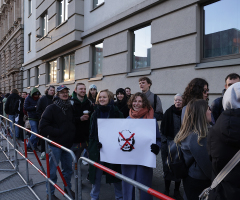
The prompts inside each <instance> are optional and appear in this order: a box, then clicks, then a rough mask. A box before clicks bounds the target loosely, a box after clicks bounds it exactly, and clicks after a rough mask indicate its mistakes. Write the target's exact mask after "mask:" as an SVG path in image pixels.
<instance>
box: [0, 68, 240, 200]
mask: <svg viewBox="0 0 240 200" xmlns="http://www.w3.org/2000/svg"><path fill="white" fill-rule="evenodd" d="M151 86H152V81H151V80H150V79H149V78H148V77H141V78H140V79H139V87H140V90H141V92H137V93H135V94H131V89H130V88H129V87H127V88H125V89H124V88H118V89H117V90H116V92H115V98H114V94H113V93H112V92H111V91H109V90H108V89H105V90H100V91H97V86H96V85H94V84H92V85H90V86H89V91H88V93H87V91H86V85H85V84H84V83H77V84H76V86H75V89H74V91H73V92H72V93H71V94H69V92H70V89H69V88H68V87H67V86H66V85H60V86H58V87H57V88H55V86H52V85H50V86H49V87H48V88H47V89H46V90H45V93H44V95H41V93H40V91H39V90H38V89H37V88H33V89H32V90H31V92H30V94H27V93H26V92H21V93H19V91H18V90H17V89H12V90H11V92H10V94H9V93H8V94H5V95H4V96H3V94H1V93H0V96H1V97H0V105H1V106H0V113H1V114H2V115H4V116H8V118H9V119H10V120H12V121H13V122H15V123H18V124H19V125H21V126H25V127H26V128H29V129H31V130H32V131H33V132H35V133H39V134H40V135H42V136H44V137H48V138H49V139H50V140H52V141H54V142H56V143H58V144H60V145H63V146H65V147H66V148H69V149H71V150H72V151H73V152H74V153H75V155H76V158H77V159H79V157H80V156H81V155H82V154H84V155H85V156H87V157H89V158H90V159H91V160H93V161H96V162H98V163H100V164H102V165H104V166H106V167H108V168H110V169H113V170H115V171H117V172H119V173H122V174H123V175H125V176H127V177H129V178H131V179H134V180H136V181H138V182H140V183H142V184H144V185H147V186H148V187H151V185H152V177H153V169H152V168H150V167H146V166H141V165H126V164H122V165H119V164H114V163H106V162H100V149H101V148H102V144H101V143H100V142H99V139H98V124H97V119H98V118H126V119H156V121H158V122H159V123H160V124H161V125H160V128H159V126H158V123H156V125H157V127H156V143H155V144H154V143H153V144H151V146H150V147H149V151H151V152H152V153H153V154H155V155H158V153H159V152H160V151H161V156H162V163H163V172H164V177H163V178H164V183H165V191H164V193H165V194H166V195H168V196H169V195H170V185H171V182H172V181H174V182H175V188H174V194H173V196H174V198H175V199H177V200H181V199H185V200H186V199H188V200H195V199H198V196H199V195H200V193H201V192H202V191H203V190H204V189H205V188H207V187H209V186H210V185H211V181H212V180H213V178H214V177H216V176H217V174H218V173H219V172H220V171H221V169H222V168H223V167H224V166H225V165H226V164H227V163H228V161H229V160H230V159H231V158H232V157H233V156H234V155H235V153H236V152H237V151H238V150H239V149H240V142H239V140H240V137H239V136H240V134H239V130H240V127H239V124H240V123H239V122H240V76H239V75H238V74H236V73H232V74H229V75H228V76H227V77H226V79H225V89H224V91H223V96H222V97H219V98H217V99H216V100H214V101H213V103H212V105H211V106H209V105H208V100H209V99H208V96H209V85H208V82H207V81H206V80H204V79H202V78H194V79H193V80H191V81H190V83H189V84H188V85H187V87H186V88H185V91H184V92H183V94H182V95H181V94H180V93H178V94H176V95H175V96H174V98H173V102H174V104H173V105H172V106H170V108H168V109H167V110H166V112H165V113H163V109H162V103H161V99H160V98H159V97H158V96H157V95H156V94H154V93H152V92H151V90H150V88H151ZM179 92H181V91H179ZM10 126H11V127H12V124H11V123H10ZM10 134H11V135H12V132H10ZM15 135H16V138H18V139H19V140H23V139H24V138H23V132H22V129H21V128H18V127H17V126H15ZM29 140H30V142H31V143H32V145H33V148H34V149H35V150H37V151H40V152H41V156H40V158H41V159H46V158H45V142H44V140H40V139H39V138H38V137H36V136H35V135H34V134H31V135H30V138H29ZM172 141H174V142H175V143H176V144H179V145H180V146H181V150H182V153H183V157H184V160H185V164H186V166H187V168H188V175H187V177H185V178H184V179H182V180H181V179H178V178H176V177H175V176H174V174H173V172H172V171H171V169H170V168H169V166H168V165H167V164H166V160H167V157H168V144H169V143H170V142H172ZM30 142H28V144H27V151H28V152H29V153H30V152H32V151H33V149H32V148H31V147H32V146H31V145H30ZM38 146H40V147H41V148H40V150H39V149H38ZM49 148H50V150H51V154H50V156H49V164H50V178H51V179H52V180H53V181H54V182H55V183H56V182H57V175H56V171H57V169H56V167H55V163H54V160H53V158H52V156H51V155H52V154H54V157H55V158H56V161H57V163H59V162H61V166H62V172H63V175H64V177H65V180H66V182H67V185H68V186H69V187H70V188H71V176H72V173H73V169H72V168H73V166H72V158H71V155H69V154H68V153H66V152H65V151H62V150H61V149H59V148H58V147H55V146H53V145H49ZM239 168H240V164H239V165H237V167H235V168H234V169H233V170H232V172H230V174H229V176H227V177H226V180H225V179H224V180H223V181H222V182H221V183H220V184H219V185H218V186H217V187H216V188H215V189H214V190H213V191H212V192H211V194H210V197H209V199H217V200H223V199H234V197H236V196H238V195H240V188H239V184H238V182H237V181H238V178H239V175H238V174H239V173H238V172H237V170H238V169H239ZM102 174H103V172H102V171H101V170H100V169H98V168H95V167H93V166H91V165H90V166H89V174H88V180H89V181H90V182H91V184H92V190H91V193H90V196H91V200H97V199H99V193H100V185H101V177H102ZM181 181H182V182H183V187H184V194H181V192H180V190H179V188H180V184H181ZM106 182H107V183H113V185H114V188H115V198H116V199H117V200H121V199H124V200H132V199H135V193H134V187H133V186H132V185H130V184H128V183H126V182H121V181H120V180H119V179H116V178H115V177H112V176H110V175H108V174H106ZM46 188H47V199H49V196H50V195H51V199H53V200H54V199H58V198H57V197H56V196H55V195H54V190H55V188H54V186H51V188H50V190H51V191H48V187H47V185H46ZM64 190H65V192H67V193H68V191H67V190H66V188H65V189H64ZM71 195H72V196H73V197H74V196H75V194H74V192H73V191H72V190H71ZM151 199H152V196H151V195H149V194H147V193H145V192H143V191H141V200H151Z"/></svg>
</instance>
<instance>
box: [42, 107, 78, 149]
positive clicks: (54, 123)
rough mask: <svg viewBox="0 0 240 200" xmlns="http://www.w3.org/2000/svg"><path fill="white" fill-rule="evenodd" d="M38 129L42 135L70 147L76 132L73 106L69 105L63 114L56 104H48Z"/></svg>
mask: <svg viewBox="0 0 240 200" xmlns="http://www.w3.org/2000/svg"><path fill="white" fill-rule="evenodd" d="M39 131H40V134H41V135H42V136H44V137H47V136H49V139H50V140H53V141H54V142H56V143H58V144H60V145H63V146H65V147H66V148H71V147H72V145H73V142H74V137H75V133H76V128H75V120H74V115H73V108H72V107H70V108H69V109H68V110H67V111H66V115H65V114H64V113H63V111H62V110H61V108H59V107H58V106H57V105H55V104H52V105H49V106H48V107H47V108H46V109H45V111H44V112H43V114H42V118H41V120H40V123H39Z"/></svg>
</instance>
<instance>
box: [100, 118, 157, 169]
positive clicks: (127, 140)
mask: <svg viewBox="0 0 240 200" xmlns="http://www.w3.org/2000/svg"><path fill="white" fill-rule="evenodd" d="M98 137H99V142H101V143H102V148H101V150H100V161H102V162H108V163H114V164H128V165H143V166H147V167H152V168H156V155H155V154H154V153H152V152H151V148H150V146H151V144H152V143H154V144H156V120H155V119H98Z"/></svg>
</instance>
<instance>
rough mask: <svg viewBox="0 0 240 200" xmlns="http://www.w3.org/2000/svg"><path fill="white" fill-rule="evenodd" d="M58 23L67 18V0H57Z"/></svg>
mask: <svg viewBox="0 0 240 200" xmlns="http://www.w3.org/2000/svg"><path fill="white" fill-rule="evenodd" d="M58 13H59V15H58V25H59V24H61V23H63V22H64V21H66V20H67V19H68V0H61V1H59V12H58Z"/></svg>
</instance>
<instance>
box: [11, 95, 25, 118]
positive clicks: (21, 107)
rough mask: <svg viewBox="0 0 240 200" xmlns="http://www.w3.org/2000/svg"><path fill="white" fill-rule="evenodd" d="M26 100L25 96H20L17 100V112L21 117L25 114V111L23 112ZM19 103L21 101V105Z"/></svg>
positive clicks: (15, 107)
mask: <svg viewBox="0 0 240 200" xmlns="http://www.w3.org/2000/svg"><path fill="white" fill-rule="evenodd" d="M24 101H25V99H24V98H20V99H19V100H18V101H16V103H15V106H14V110H15V113H16V114H19V115H20V117H23V116H24V113H23V106H24ZM19 103H20V105H19ZM19 107H20V110H19Z"/></svg>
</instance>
